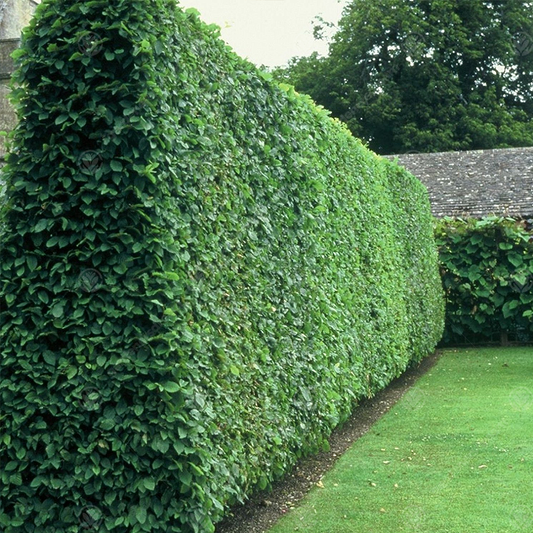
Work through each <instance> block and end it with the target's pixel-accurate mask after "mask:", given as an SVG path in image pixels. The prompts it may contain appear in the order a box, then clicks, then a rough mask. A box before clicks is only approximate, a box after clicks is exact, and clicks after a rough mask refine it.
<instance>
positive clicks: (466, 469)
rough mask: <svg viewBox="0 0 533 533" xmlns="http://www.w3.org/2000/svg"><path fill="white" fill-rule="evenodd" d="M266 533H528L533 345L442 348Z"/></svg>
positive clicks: (532, 490) (532, 482) (532, 506)
mask: <svg viewBox="0 0 533 533" xmlns="http://www.w3.org/2000/svg"><path fill="white" fill-rule="evenodd" d="M318 485H319V486H317V487H315V488H314V489H313V490H312V491H311V493H310V494H309V495H308V496H307V498H306V499H305V500H304V501H303V502H302V504H301V505H300V506H299V507H297V508H296V509H294V510H292V511H290V512H289V513H288V514H287V515H286V516H285V517H284V518H283V519H282V520H281V521H280V522H279V523H278V524H277V525H276V526H274V528H272V529H271V530H270V533H289V532H291V533H292V532H294V531H302V532H309V533H391V532H401V531H407V532H424V533H468V532H472V533H510V532H522V533H528V532H531V531H533V347H524V348H477V349H460V350H459V349H458V350H454V349H450V350H445V351H444V353H443V355H442V357H441V358H440V360H439V361H438V363H437V364H436V366H435V367H434V368H433V369H431V370H430V371H429V373H427V374H426V375H425V376H423V377H422V378H421V379H420V380H419V381H418V382H417V383H416V384H415V386H414V387H413V388H412V389H410V390H409V391H408V392H407V393H406V394H405V396H404V397H403V398H402V399H401V400H400V402H398V403H397V404H396V405H395V406H394V407H393V408H392V409H391V410H390V411H389V412H388V413H387V414H386V415H385V416H384V417H383V418H382V419H381V420H380V421H378V423H377V424H375V425H374V426H373V427H372V429H371V430H370V431H369V432H368V433H367V434H366V435H364V436H363V437H362V438H361V439H359V440H358V441H357V442H356V443H355V444H354V445H353V446H352V447H351V449H350V450H349V451H348V452H347V453H346V454H345V455H343V456H342V457H341V458H340V459H339V461H338V462H337V463H336V465H335V467H334V469H333V470H332V471H330V472H329V473H328V474H327V475H326V476H325V477H324V478H323V480H322V481H321V482H320V483H319V484H318Z"/></svg>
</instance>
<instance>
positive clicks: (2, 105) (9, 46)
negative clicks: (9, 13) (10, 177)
mask: <svg viewBox="0 0 533 533" xmlns="http://www.w3.org/2000/svg"><path fill="white" fill-rule="evenodd" d="M19 42H20V41H19V39H8V40H1V41H0V131H10V130H11V129H13V127H14V126H15V124H16V117H15V113H14V112H13V109H12V107H11V104H10V103H9V101H8V99H7V95H8V94H9V82H10V79H11V74H12V72H13V60H12V59H11V57H10V55H11V53H12V52H13V51H14V50H15V49H16V48H17V47H18V45H19ZM4 143H5V137H3V136H1V137H0V158H3V156H4V154H5V148H4Z"/></svg>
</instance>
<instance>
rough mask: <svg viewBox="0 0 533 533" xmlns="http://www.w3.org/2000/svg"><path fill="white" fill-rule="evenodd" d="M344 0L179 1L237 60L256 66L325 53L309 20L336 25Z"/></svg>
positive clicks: (277, 63) (323, 46)
mask: <svg viewBox="0 0 533 533" xmlns="http://www.w3.org/2000/svg"><path fill="white" fill-rule="evenodd" d="M347 1H348V0H179V3H180V4H181V5H182V6H183V7H194V8H196V9H197V10H198V11H199V12H200V13H201V16H202V19H203V20H204V21H205V22H207V23H209V24H212V23H214V24H217V25H218V26H220V27H221V29H222V32H221V34H222V38H223V39H224V40H225V41H226V42H227V43H228V44H229V45H230V46H231V47H232V48H233V49H234V50H235V51H236V52H237V53H238V54H239V55H241V56H243V57H247V58H248V59H249V60H250V61H252V62H253V63H256V64H257V65H267V66H270V67H274V66H280V65H284V64H285V63H286V62H287V61H288V60H289V59H290V58H291V57H294V56H306V55H309V54H311V53H312V52H313V51H315V50H316V51H317V52H319V53H321V54H325V53H327V50H328V49H327V44H326V43H322V42H321V41H316V40H315V39H314V38H313V19H314V17H315V16H316V15H321V16H322V17H323V18H324V19H325V20H327V21H329V22H335V23H336V22H338V20H339V18H340V16H341V13H342V8H343V7H344V6H345V5H346V3H347Z"/></svg>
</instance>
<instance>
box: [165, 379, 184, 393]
mask: <svg viewBox="0 0 533 533" xmlns="http://www.w3.org/2000/svg"><path fill="white" fill-rule="evenodd" d="M161 387H163V389H164V390H165V391H167V392H172V393H173V392H178V391H179V390H180V386H179V385H178V384H177V383H176V382H175V381H167V382H166V383H163V384H162V385H161Z"/></svg>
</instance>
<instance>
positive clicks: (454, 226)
mask: <svg viewBox="0 0 533 533" xmlns="http://www.w3.org/2000/svg"><path fill="white" fill-rule="evenodd" d="M435 236H436V239H437V243H438V246H439V255H440V262H441V273H442V279H443V284H444V290H445V293H446V328H445V332H444V337H443V342H445V343H448V344H454V343H459V344H462V343H477V342H487V341H500V335H501V334H502V333H503V334H504V335H506V336H507V338H508V339H509V340H513V341H518V342H520V341H522V342H524V341H531V340H532V339H533V311H532V310H531V307H532V306H531V304H532V303H533V232H532V231H531V229H530V226H529V225H528V224H527V223H526V222H517V221H516V220H514V219H512V218H502V217H486V218H484V219H482V220H475V219H469V220H462V219H458V220H453V219H443V220H442V221H439V223H438V224H437V227H436V233H435Z"/></svg>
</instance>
